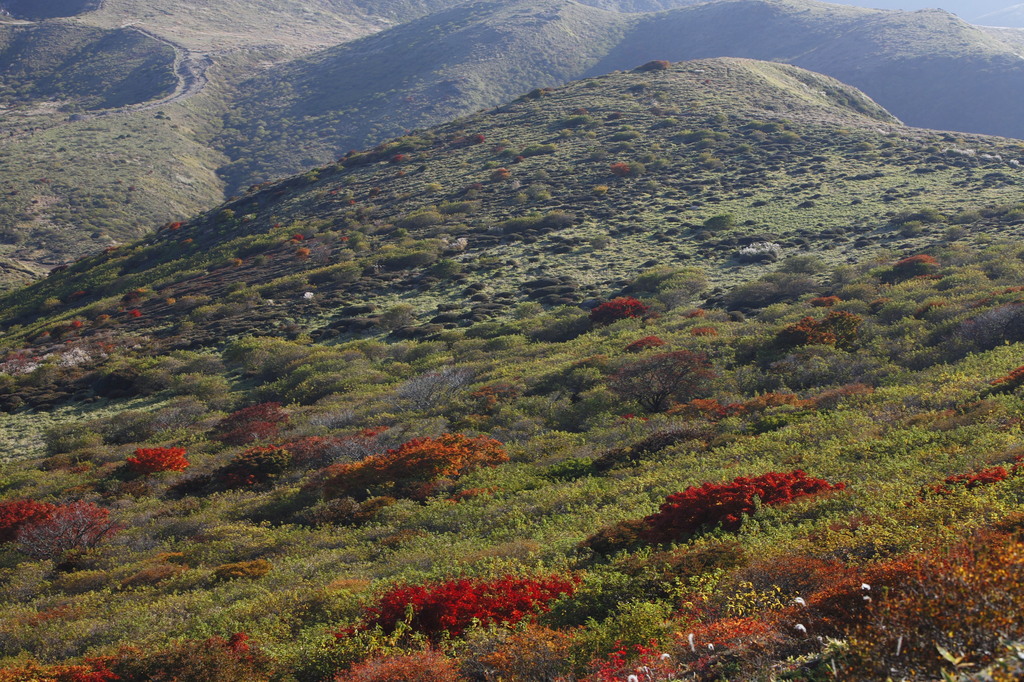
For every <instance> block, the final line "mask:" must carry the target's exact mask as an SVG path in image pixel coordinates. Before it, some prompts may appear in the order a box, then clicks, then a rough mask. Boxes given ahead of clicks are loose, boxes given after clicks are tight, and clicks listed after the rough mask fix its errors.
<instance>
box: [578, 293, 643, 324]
mask: <svg viewBox="0 0 1024 682" xmlns="http://www.w3.org/2000/svg"><path fill="white" fill-rule="evenodd" d="M649 310H650V307H648V306H647V305H645V304H643V303H641V302H640V301H638V300H636V299H635V298H632V297H631V296H619V297H618V298H613V299H612V300H610V301H607V302H605V303H602V304H601V305H599V306H597V307H596V308H594V309H593V310H591V311H590V320H591V321H592V322H594V323H595V324H611V323H612V322H615V321H617V320H624V319H626V318H628V317H643V316H644V315H646V314H647V312H648V311H649Z"/></svg>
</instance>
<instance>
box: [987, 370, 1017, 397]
mask: <svg viewBox="0 0 1024 682" xmlns="http://www.w3.org/2000/svg"><path fill="white" fill-rule="evenodd" d="M990 384H991V386H992V391H993V392H994V393H1013V392H1014V391H1016V390H1017V389H1018V388H1020V387H1021V386H1024V365H1022V366H1020V367H1018V368H1017V369H1015V370H1013V371H1011V372H1009V373H1007V374H1005V375H1003V376H1001V377H999V378H998V379H993V380H992V381H991V382H990Z"/></svg>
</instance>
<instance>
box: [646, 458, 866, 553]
mask: <svg viewBox="0 0 1024 682" xmlns="http://www.w3.org/2000/svg"><path fill="white" fill-rule="evenodd" d="M845 487H846V484H844V483H837V484H835V485H833V484H831V483H829V482H828V481H826V480H824V479H821V478H811V477H808V476H807V474H806V473H804V472H803V471H800V470H799V469H797V470H794V471H789V472H784V473H783V472H774V471H773V472H769V473H767V474H762V475H760V476H755V477H753V478H748V477H744V476H741V477H739V478H735V479H733V480H732V481H730V482H729V483H704V484H703V485H701V486H691V487H689V488H687V489H686V490H684V491H682V492H679V493H675V494H673V495H669V496H668V497H667V498H666V499H665V502H664V503H663V504H662V505H661V508H660V509H659V510H658V512H657V513H656V514H652V515H651V516H648V517H647V518H646V519H645V522H646V526H647V529H646V536H647V539H648V540H649V541H651V542H676V541H679V540H684V539H686V538H688V537H690V536H691V535H693V534H694V533H696V532H698V531H699V530H701V529H702V528H713V527H715V526H721V527H722V528H723V529H724V530H728V531H737V530H739V528H740V526H741V525H742V523H743V517H744V515H749V514H753V513H754V511H755V510H756V509H757V505H758V503H760V504H762V505H765V506H769V507H771V506H777V505H781V504H786V503H787V502H791V501H793V500H795V499H798V498H801V497H806V496H808V495H816V494H819V493H824V492H829V491H832V490H843V489H844V488H845ZM758 501H759V502H758Z"/></svg>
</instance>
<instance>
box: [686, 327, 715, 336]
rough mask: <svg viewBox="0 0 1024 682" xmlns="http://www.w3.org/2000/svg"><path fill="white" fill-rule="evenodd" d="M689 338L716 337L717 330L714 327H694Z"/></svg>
mask: <svg viewBox="0 0 1024 682" xmlns="http://www.w3.org/2000/svg"><path fill="white" fill-rule="evenodd" d="M690 335H691V336H718V330H717V329H715V328H714V327H694V328H693V329H691V330H690Z"/></svg>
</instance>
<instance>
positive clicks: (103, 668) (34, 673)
mask: <svg viewBox="0 0 1024 682" xmlns="http://www.w3.org/2000/svg"><path fill="white" fill-rule="evenodd" d="M109 665H110V659H109V658H87V659H85V662H83V663H79V664H72V665H43V664H41V663H37V662H35V661H29V662H26V663H22V664H19V665H15V666H9V667H4V668H0V682H114V680H120V679H122V678H121V677H120V676H119V675H117V674H116V673H114V672H113V671H112V670H110V668H109V667H108V666H109Z"/></svg>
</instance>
